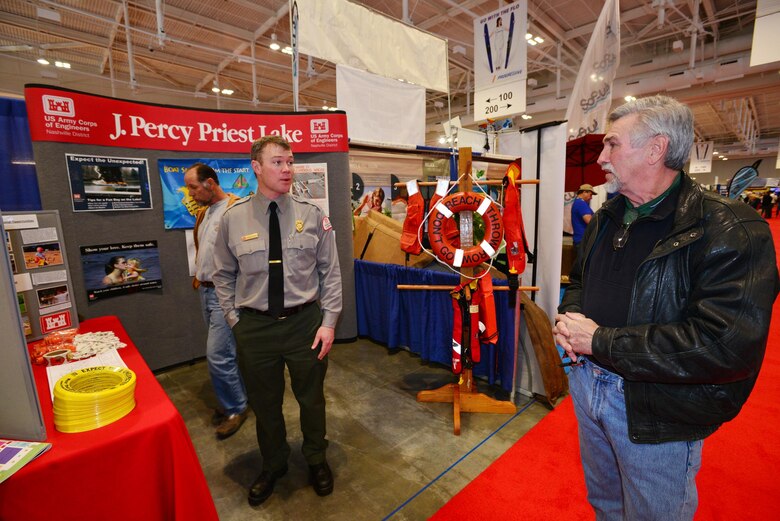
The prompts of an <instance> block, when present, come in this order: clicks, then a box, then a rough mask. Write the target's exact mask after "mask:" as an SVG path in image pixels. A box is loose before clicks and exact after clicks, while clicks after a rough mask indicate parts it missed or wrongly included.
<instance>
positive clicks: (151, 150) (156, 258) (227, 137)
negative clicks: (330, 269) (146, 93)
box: [26, 86, 357, 370]
mask: <svg viewBox="0 0 780 521" xmlns="http://www.w3.org/2000/svg"><path fill="white" fill-rule="evenodd" d="M26 99H27V108H28V113H29V115H30V128H31V135H32V139H33V153H34V157H35V162H36V171H37V175H38V180H39V185H40V191H41V202H42V205H43V207H44V208H47V209H57V210H59V212H60V218H61V220H62V227H63V230H64V235H65V237H66V238H67V248H66V249H67V253H68V254H69V257H70V259H71V276H72V278H73V287H74V290H73V293H72V295H73V298H74V299H75V303H76V306H77V307H78V310H79V312H80V313H81V315H82V317H83V318H84V319H87V318H94V317H99V316H105V315H116V316H118V317H119V318H120V320H121V321H122V324H123V325H124V326H125V328H126V329H127V331H128V333H129V334H130V336H131V337H132V338H133V340H134V342H135V344H136V346H137V347H138V350H139V351H140V352H141V353H142V355H143V356H144V359H145V360H146V362H147V364H148V365H149V366H150V367H151V368H152V369H153V370H156V369H161V368H164V367H169V366H172V365H176V364H180V363H184V362H189V361H191V360H194V359H197V358H200V357H202V356H204V355H205V353H206V326H205V324H204V322H203V317H202V312H201V309H200V301H199V298H198V294H197V292H196V291H195V290H194V289H193V287H192V277H191V276H190V269H189V265H188V261H187V242H186V236H185V230H184V229H166V227H165V212H164V210H165V208H164V206H165V205H164V198H163V192H164V189H163V186H162V179H161V176H160V173H159V172H160V168H159V167H160V164H162V165H163V166H164V165H166V164H172V163H171V162H175V161H181V162H189V164H192V163H193V162H195V161H197V160H203V159H225V160H227V159H244V160H246V159H248V158H249V154H250V148H251V142H252V140H254V139H256V138H259V137H261V136H262V135H267V134H277V135H282V136H284V137H285V138H287V139H288V141H291V142H292V147H293V152H294V153H295V162H296V163H297V164H312V165H325V166H323V167H322V169H323V170H324V171H327V184H328V186H327V200H328V205H329V207H330V221H331V223H332V225H333V229H334V230H335V233H336V243H337V249H338V252H339V263H340V267H341V274H342V284H343V290H344V292H343V295H344V307H343V311H342V314H341V317H340V320H339V323H338V325H337V328H336V339H337V340H346V339H351V338H355V337H356V336H357V323H356V317H355V291H354V275H353V262H352V249H353V248H352V233H351V232H352V214H351V211H350V208H351V206H350V186H351V179H350V176H349V164H348V157H347V149H348V147H347V142H346V134H345V132H346V115H345V114H344V113H341V112H338V111H337V112H328V113H306V114H303V113H255V112H227V111H204V110H194V109H187V108H182V107H172V106H161V105H152V104H145V103H136V102H132V101H127V100H116V99H113V98H106V97H102V96H93V95H89V94H85V93H79V92H75V91H70V90H67V89H59V88H55V87H44V86H32V87H30V86H28V88H27V89H26ZM112 114H113V116H112ZM79 121H81V122H82V124H79ZM152 121H154V122H155V123H154V124H152ZM142 122H143V124H142ZM87 123H89V124H87ZM152 128H154V129H158V130H159V129H161V128H165V129H168V132H162V133H157V131H154V132H153V131H152ZM173 128H175V131H173V130H171V129H173ZM209 129H211V130H209ZM215 129H219V131H217V130H215ZM123 131H124V132H123ZM183 136H190V138H189V139H187V140H186V143H185V139H183ZM85 199H86V203H84V200H85ZM114 257H121V258H122V259H123V260H124V261H129V260H131V258H137V259H139V260H140V263H141V266H142V269H145V270H149V271H146V272H141V275H142V276H143V277H144V278H145V279H146V280H140V279H136V280H138V282H133V283H132V284H129V283H127V281H128V279H127V277H126V276H124V275H122V274H121V273H119V272H114V273H113V274H110V273H107V272H106V273H103V274H102V276H104V277H107V280H105V281H104V279H101V278H99V277H98V275H100V274H101V270H103V269H104V267H105V268H106V269H107V268H108V265H109V264H111V263H112V258H114ZM113 260H114V261H117V260H118V259H113ZM119 263H121V261H120V262H119ZM123 277H124V278H123Z"/></svg>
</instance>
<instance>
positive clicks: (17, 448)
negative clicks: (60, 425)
mask: <svg viewBox="0 0 780 521" xmlns="http://www.w3.org/2000/svg"><path fill="white" fill-rule="evenodd" d="M50 448H51V443H39V442H35V441H16V440H3V439H0V483H2V482H3V481H5V480H6V479H8V478H9V476H11V475H12V474H13V473H14V472H16V471H17V470H19V469H20V468H22V467H24V466H25V465H27V464H28V463H29V462H31V461H32V460H34V459H35V458H37V457H38V456H40V455H41V454H43V453H44V452H46V451H47V450H49V449H50Z"/></svg>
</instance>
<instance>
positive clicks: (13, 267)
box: [8, 253, 18, 273]
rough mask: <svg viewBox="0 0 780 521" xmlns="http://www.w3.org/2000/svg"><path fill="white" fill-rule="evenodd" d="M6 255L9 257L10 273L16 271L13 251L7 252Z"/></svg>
mask: <svg viewBox="0 0 780 521" xmlns="http://www.w3.org/2000/svg"><path fill="white" fill-rule="evenodd" d="M8 257H9V258H10V259H11V273H18V271H17V267H16V256H15V255H14V254H13V253H9V254H8Z"/></svg>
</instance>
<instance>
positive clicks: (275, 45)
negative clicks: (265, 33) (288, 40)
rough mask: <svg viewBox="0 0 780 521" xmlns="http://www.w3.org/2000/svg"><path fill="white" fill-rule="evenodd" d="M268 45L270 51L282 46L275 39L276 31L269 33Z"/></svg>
mask: <svg viewBox="0 0 780 521" xmlns="http://www.w3.org/2000/svg"><path fill="white" fill-rule="evenodd" d="M268 47H270V48H271V50H272V51H278V50H279V49H281V48H282V46H281V45H279V42H277V41H276V33H271V45H269V46H268Z"/></svg>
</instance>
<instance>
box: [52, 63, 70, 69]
mask: <svg viewBox="0 0 780 521" xmlns="http://www.w3.org/2000/svg"><path fill="white" fill-rule="evenodd" d="M54 66H55V67H59V68H60V69H70V63H68V62H61V61H56V62H54Z"/></svg>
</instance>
